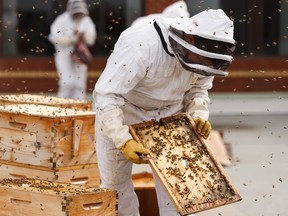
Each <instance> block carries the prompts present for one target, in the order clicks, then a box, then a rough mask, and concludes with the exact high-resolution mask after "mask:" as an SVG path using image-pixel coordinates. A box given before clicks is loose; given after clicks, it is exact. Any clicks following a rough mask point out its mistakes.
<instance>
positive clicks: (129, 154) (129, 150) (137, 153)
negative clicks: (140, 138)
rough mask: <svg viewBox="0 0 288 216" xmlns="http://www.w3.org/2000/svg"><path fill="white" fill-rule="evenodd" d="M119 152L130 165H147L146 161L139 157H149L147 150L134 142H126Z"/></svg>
mask: <svg viewBox="0 0 288 216" xmlns="http://www.w3.org/2000/svg"><path fill="white" fill-rule="evenodd" d="M119 150H121V151H122V152H123V154H124V156H125V158H126V159H127V160H129V161H131V162H132V163H136V164H147V163H148V160H147V159H143V158H142V157H141V155H143V156H146V155H149V151H148V149H146V148H144V147H143V146H142V145H141V144H139V143H138V142H136V141H135V140H132V139H131V140H128V141H127V142H126V143H125V144H124V145H122V146H121V147H120V148H119Z"/></svg>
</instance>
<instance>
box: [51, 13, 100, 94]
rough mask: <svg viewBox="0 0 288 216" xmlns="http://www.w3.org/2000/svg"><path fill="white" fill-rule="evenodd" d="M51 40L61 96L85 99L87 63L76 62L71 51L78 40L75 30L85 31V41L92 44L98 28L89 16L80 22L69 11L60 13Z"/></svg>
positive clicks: (54, 24)
mask: <svg viewBox="0 0 288 216" xmlns="http://www.w3.org/2000/svg"><path fill="white" fill-rule="evenodd" d="M50 29H51V31H50V35H49V40H50V41H51V42H52V43H53V44H54V47H55V66H56V70H57V73H58V76H59V90H58V96H59V97H62V98H64V97H67V98H75V99H85V98H86V82H87V73H88V68H87V65H85V64H81V63H75V62H73V61H72V59H71V53H72V51H73V48H74V45H75V43H76V41H77V39H78V38H77V37H76V35H75V32H76V31H78V32H80V33H83V36H84V40H85V42H86V43H87V44H88V45H89V46H91V45H93V44H94V43H95V40H96V28H95V25H94V23H93V21H92V19H91V18H90V17H89V16H85V17H83V18H82V19H81V20H80V21H79V22H75V20H73V19H72V17H71V15H70V14H69V12H68V11H66V12H64V13H63V14H61V15H59V16H58V17H57V18H56V19H55V21H54V22H53V23H52V25H51V28H50Z"/></svg>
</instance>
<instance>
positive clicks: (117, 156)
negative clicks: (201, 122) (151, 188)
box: [93, 18, 214, 216]
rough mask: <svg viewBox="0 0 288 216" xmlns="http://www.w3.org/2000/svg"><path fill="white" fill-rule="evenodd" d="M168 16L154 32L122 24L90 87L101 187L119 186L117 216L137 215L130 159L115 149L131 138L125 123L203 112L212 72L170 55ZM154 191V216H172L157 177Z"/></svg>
mask: <svg viewBox="0 0 288 216" xmlns="http://www.w3.org/2000/svg"><path fill="white" fill-rule="evenodd" d="M171 20H172V19H167V18H166V19H165V18H159V19H158V20H157V21H156V22H157V24H158V26H159V28H160V29H161V31H160V33H158V32H157V31H156V28H155V26H154V25H153V24H149V23H147V24H143V25H140V26H132V27H130V28H128V29H126V30H125V31H124V32H123V33H122V34H121V36H120V37H119V40H118V41H117V43H116V45H115V48H114V51H113V53H112V54H111V55H110V57H109V59H108V62H107V65H106V68H105V70H104V71H103V73H102V75H101V77H100V78H99V80H98V81H97V83H96V85H95V89H94V92H93V97H94V101H95V108H96V146H97V147H96V148H97V157H98V163H99V169H100V175H101V181H102V182H101V186H102V187H108V188H113V189H116V190H118V191H119V207H118V210H119V215H120V216H121V215H123V216H124V215H125V216H136V215H138V214H139V211H138V200H137V197H136V195H135V193H134V188H133V184H132V180H131V170H132V163H131V162H129V161H127V160H126V159H125V158H124V156H123V154H122V153H121V152H120V151H119V150H118V149H117V148H116V147H119V146H121V145H122V144H123V143H124V142H125V141H127V140H129V139H131V138H132V137H131V135H130V134H129V129H128V125H130V124H135V123H139V122H142V121H148V120H151V119H156V120H158V119H159V118H162V117H165V116H170V115H173V114H176V113H179V112H184V111H187V112H189V113H190V114H191V115H192V116H194V117H196V116H198V117H201V118H203V119H208V116H209V111H208V104H209V97H208V93H207V90H209V89H210V88H211V87H212V81H213V78H214V77H213V76H202V75H198V74H195V73H191V72H188V71H186V70H184V69H183V68H182V67H181V65H180V63H179V62H178V60H177V59H176V58H175V57H173V53H172V51H171V49H170V47H169V43H168V38H167V35H168V34H167V31H168V30H167V28H168V27H169V23H170V22H171ZM173 20H174V21H175V19H173ZM160 35H162V36H163V37H164V43H162V42H161V39H160ZM165 43H167V44H166V45H167V50H166V51H165V49H164V46H165ZM156 191H157V198H158V204H159V209H160V215H161V216H174V215H178V214H177V212H176V210H175V207H174V205H173V204H172V202H171V200H170V198H169V197H168V195H167V194H166V192H165V191H164V190H163V188H162V186H161V185H160V184H159V183H158V181H157V180H156Z"/></svg>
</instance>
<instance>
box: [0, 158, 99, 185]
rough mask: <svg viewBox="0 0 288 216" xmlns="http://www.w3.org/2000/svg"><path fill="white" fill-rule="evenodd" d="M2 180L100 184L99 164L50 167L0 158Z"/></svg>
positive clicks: (0, 176)
mask: <svg viewBox="0 0 288 216" xmlns="http://www.w3.org/2000/svg"><path fill="white" fill-rule="evenodd" d="M0 173H1V175H0V180H2V179H6V178H10V179H21V178H34V179H41V180H48V181H55V182H62V183H70V184H81V185H86V186H98V187H99V186H100V174H99V169H98V164H87V165H76V166H69V167H59V168H55V169H50V168H47V167H40V166H33V165H28V164H20V163H14V162H7V161H1V160H0Z"/></svg>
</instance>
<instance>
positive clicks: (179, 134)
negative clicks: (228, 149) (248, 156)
mask: <svg viewBox="0 0 288 216" xmlns="http://www.w3.org/2000/svg"><path fill="white" fill-rule="evenodd" d="M134 129H135V133H136V136H138V138H139V140H140V142H141V143H142V144H143V145H144V146H145V147H146V148H148V149H149V150H150V157H151V160H150V162H151V163H153V164H154V165H155V166H156V167H157V169H158V170H159V172H160V173H161V175H162V176H163V177H164V178H165V181H166V182H165V183H166V185H167V187H169V190H170V191H171V192H172V193H173V196H174V197H175V198H176V199H177V201H178V202H179V205H181V206H182V207H183V208H188V209H189V208H193V207H195V206H197V205H203V204H204V205H205V204H207V205H209V206H215V205H217V201H218V200H222V201H223V200H224V202H222V203H229V202H230V201H232V199H233V198H232V197H233V196H234V195H235V192H234V191H233V188H231V187H230V186H229V184H227V181H226V178H225V176H223V174H222V173H221V172H220V171H219V169H218V167H217V164H215V163H214V160H212V158H211V155H210V154H209V151H208V150H207V147H206V146H205V145H204V144H203V143H202V142H201V141H200V140H199V138H198V136H197V135H196V133H195V132H194V130H193V126H192V125H191V123H190V121H189V119H188V118H186V117H185V116H181V118H171V121H169V120H167V118H166V119H165V121H160V122H159V123H157V122H155V121H153V122H152V123H151V124H147V122H146V123H144V124H142V126H141V124H140V125H138V126H135V128H134Z"/></svg>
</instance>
